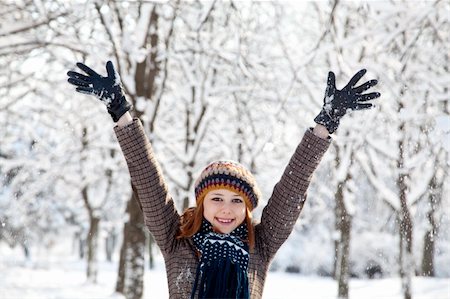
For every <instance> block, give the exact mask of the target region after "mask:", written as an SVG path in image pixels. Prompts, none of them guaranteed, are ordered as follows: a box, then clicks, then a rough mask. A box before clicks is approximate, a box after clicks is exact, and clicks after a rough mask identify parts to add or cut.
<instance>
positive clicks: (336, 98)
mask: <svg viewBox="0 0 450 299" xmlns="http://www.w3.org/2000/svg"><path fill="white" fill-rule="evenodd" d="M366 71H367V70H366V69H362V70H360V71H359V72H357V73H356V74H355V75H354V76H353V77H352V78H351V79H350V81H349V82H348V83H347V85H346V86H345V87H344V88H342V89H341V90H339V89H337V88H336V79H335V75H334V73H333V72H329V73H328V81H327V89H326V91H325V97H324V100H323V101H324V104H323V107H322V110H321V111H320V113H319V114H318V115H317V116H316V118H314V121H315V122H316V123H318V124H321V125H324V126H325V127H326V128H327V130H328V132H329V133H330V134H332V133H333V132H334V131H336V129H337V128H338V126H339V121H340V119H341V118H342V117H343V116H344V115H345V114H346V113H347V111H348V110H363V109H369V108H372V107H373V104H372V103H370V102H369V101H371V100H373V99H376V98H378V97H379V96H380V93H379V92H371V93H367V94H362V93H363V92H364V91H366V90H368V89H369V88H371V87H372V86H375V85H376V84H377V83H378V81H377V80H370V81H367V82H365V83H363V84H361V85H360V86H355V85H356V83H357V82H358V81H359V80H360V79H361V78H362V76H364V74H365V73H366Z"/></svg>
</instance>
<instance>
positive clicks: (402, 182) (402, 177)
mask: <svg viewBox="0 0 450 299" xmlns="http://www.w3.org/2000/svg"><path fill="white" fill-rule="evenodd" d="M403 131H404V124H403V123H402V124H401V125H400V132H403ZM405 146H406V144H405V141H404V140H401V141H400V142H399V159H398V161H397V168H398V170H399V173H400V174H399V176H398V179H397V186H398V188H399V190H400V207H401V208H400V211H399V215H398V218H399V223H400V229H399V233H400V244H399V245H400V256H399V259H400V278H401V281H402V290H403V294H404V299H411V281H412V275H413V273H414V259H413V251H412V231H413V223H412V219H411V213H410V211H409V206H408V202H407V189H408V187H407V185H406V180H407V179H408V175H407V174H406V173H405V172H404V169H403V166H404V152H403V149H404V148H405Z"/></svg>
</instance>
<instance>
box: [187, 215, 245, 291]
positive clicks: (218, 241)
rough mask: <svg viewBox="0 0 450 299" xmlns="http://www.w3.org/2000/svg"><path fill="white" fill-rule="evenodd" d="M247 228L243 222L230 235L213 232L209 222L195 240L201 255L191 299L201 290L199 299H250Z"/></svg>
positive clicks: (203, 224)
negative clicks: (246, 241)
mask: <svg viewBox="0 0 450 299" xmlns="http://www.w3.org/2000/svg"><path fill="white" fill-rule="evenodd" d="M247 238H248V231H247V224H246V223H245V222H244V223H243V224H241V225H240V226H238V227H237V228H236V229H235V230H234V231H232V232H231V233H229V234H220V233H216V232H214V231H213V227H212V225H211V223H210V222H209V221H207V220H206V219H203V222H202V227H201V229H200V231H199V232H198V233H196V234H195V235H194V236H193V237H192V239H193V241H194V244H195V246H196V248H197V250H198V251H199V252H200V253H201V257H200V262H199V264H198V267H197V274H196V277H195V282H194V287H193V289H192V294H191V299H194V296H195V293H196V292H197V289H198V298H249V290H248V276H247V269H248V261H249V248H248V245H247V243H245V242H243V241H242V240H247Z"/></svg>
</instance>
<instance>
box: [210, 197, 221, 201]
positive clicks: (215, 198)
mask: <svg viewBox="0 0 450 299" xmlns="http://www.w3.org/2000/svg"><path fill="white" fill-rule="evenodd" d="M211 200H212V201H222V198H220V197H213V198H211Z"/></svg>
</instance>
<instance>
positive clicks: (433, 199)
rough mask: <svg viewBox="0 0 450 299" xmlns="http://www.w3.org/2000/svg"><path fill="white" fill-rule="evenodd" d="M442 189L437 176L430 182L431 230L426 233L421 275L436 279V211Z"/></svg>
mask: <svg viewBox="0 0 450 299" xmlns="http://www.w3.org/2000/svg"><path fill="white" fill-rule="evenodd" d="M440 187H441V186H438V184H437V178H436V174H435V175H434V177H433V179H432V180H431V182H430V188H429V190H430V194H429V196H428V200H429V204H430V210H429V211H428V212H427V218H428V222H429V228H428V230H427V231H426V232H425V236H424V242H423V257H422V269H421V275H423V276H431V277H434V275H435V273H434V252H435V241H436V236H437V233H438V227H439V226H438V221H436V216H435V214H436V211H437V210H438V205H439V202H440V197H441V194H440Z"/></svg>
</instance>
